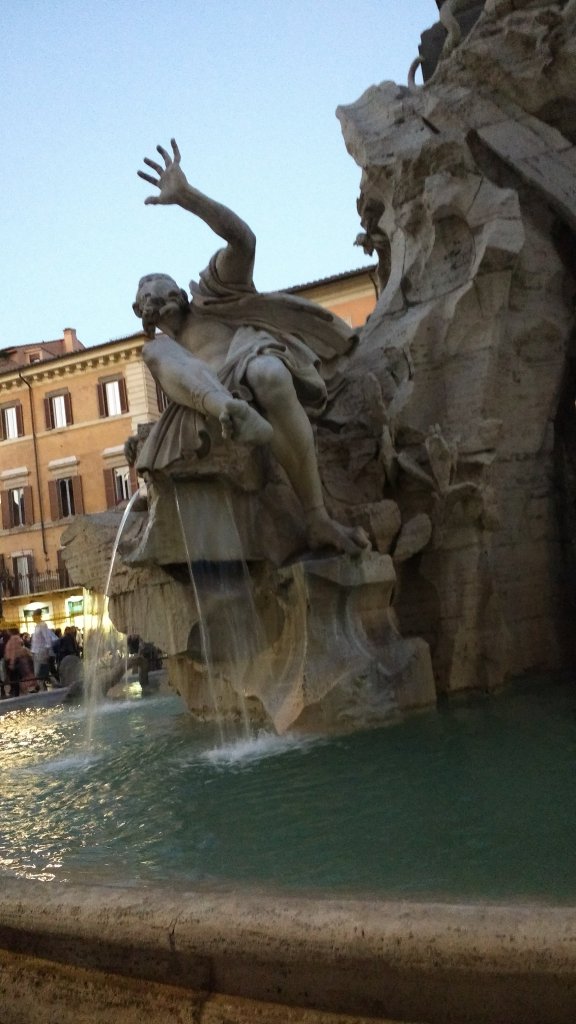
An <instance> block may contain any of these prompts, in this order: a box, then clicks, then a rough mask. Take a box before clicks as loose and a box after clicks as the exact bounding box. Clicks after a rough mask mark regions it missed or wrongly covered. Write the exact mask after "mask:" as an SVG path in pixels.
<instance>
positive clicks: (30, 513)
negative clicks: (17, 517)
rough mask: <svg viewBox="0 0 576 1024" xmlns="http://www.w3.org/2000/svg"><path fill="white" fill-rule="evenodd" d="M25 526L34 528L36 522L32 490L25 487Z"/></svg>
mask: <svg viewBox="0 0 576 1024" xmlns="http://www.w3.org/2000/svg"><path fill="white" fill-rule="evenodd" d="M23 490H24V524H25V525H26V526H32V523H33V522H34V502H33V499H32V488H31V487H24V488H23Z"/></svg>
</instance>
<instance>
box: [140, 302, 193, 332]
mask: <svg viewBox="0 0 576 1024" xmlns="http://www.w3.org/2000/svg"><path fill="white" fill-rule="evenodd" d="M185 308H186V307H185V304H184V302H183V301H182V300H180V301H178V300H177V299H170V300H169V301H168V302H165V303H164V305H163V306H160V307H159V308H158V307H156V308H154V309H151V310H148V311H147V312H145V313H144V316H143V317H142V327H143V328H144V331H145V333H146V334H147V335H148V337H149V338H153V337H154V335H155V333H156V328H157V327H158V325H159V324H160V322H162V323H163V324H165V325H166V326H168V327H170V328H174V329H177V328H178V327H179V325H180V321H181V319H182V314H183V312H184V311H185Z"/></svg>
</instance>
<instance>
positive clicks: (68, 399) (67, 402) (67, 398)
mask: <svg viewBox="0 0 576 1024" xmlns="http://www.w3.org/2000/svg"><path fill="white" fill-rule="evenodd" d="M64 408H65V409H66V423H67V424H68V425H70V423H74V420H73V418H72V395H71V394H70V392H69V391H66V392H65V394H64Z"/></svg>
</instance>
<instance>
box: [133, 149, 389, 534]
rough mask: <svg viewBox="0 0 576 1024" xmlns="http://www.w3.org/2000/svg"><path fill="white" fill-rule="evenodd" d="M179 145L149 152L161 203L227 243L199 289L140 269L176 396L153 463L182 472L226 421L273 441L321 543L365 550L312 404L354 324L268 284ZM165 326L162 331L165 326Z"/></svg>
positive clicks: (159, 368) (237, 228) (160, 374)
mask: <svg viewBox="0 0 576 1024" xmlns="http://www.w3.org/2000/svg"><path fill="white" fill-rule="evenodd" d="M171 145H172V151H173V155H172V156H170V155H169V153H168V152H167V151H166V150H165V149H164V148H163V147H162V146H157V150H158V153H159V154H160V156H161V158H162V160H163V164H164V166H162V165H161V164H160V163H158V162H157V161H155V160H150V159H148V158H146V159H145V160H144V162H145V164H146V165H147V167H149V168H150V169H151V170H152V171H153V172H154V174H150V173H147V172H145V171H138V174H139V176H140V177H141V178H143V179H144V180H145V181H148V182H150V184H152V185H154V186H155V187H156V188H158V189H159V194H158V195H153V196H149V197H148V198H147V199H146V200H145V202H146V203H147V204H150V205H166V204H176V205H178V206H181V207H182V208H183V209H184V210H187V211H189V212H190V213H193V214H194V215H195V216H197V217H200V218H201V220H203V221H204V222H205V223H206V224H207V225H208V226H209V227H210V228H211V229H212V230H213V231H214V232H215V234H217V235H219V236H220V237H221V238H223V239H224V241H225V242H226V246H225V247H224V248H222V249H220V250H219V251H218V252H217V253H216V254H215V255H214V256H213V257H212V259H211V261H210V264H209V266H208V267H207V269H206V270H204V271H203V272H202V274H201V275H200V282H199V283H196V282H191V285H190V288H191V292H192V296H193V301H192V302H190V301H189V300H188V297H187V294H186V292H185V291H183V290H182V289H181V288H179V287H178V285H177V284H176V283H175V281H173V280H172V278H170V277H168V276H167V275H165V274H149V275H147V276H146V277H143V278H142V279H141V280H140V283H139V286H138V292H137V296H136V301H135V303H134V311H135V313H136V315H137V316H139V317H141V319H142V325H143V327H144V330H145V332H146V333H147V335H148V337H149V339H150V340H149V341H148V342H146V344H145V345H144V347H143V351H142V354H143V357H144V360H145V362H146V364H147V366H148V367H149V369H150V371H151V373H152V374H153V376H154V377H155V379H156V380H157V381H158V382H159V383H160V385H161V387H162V389H163V390H164V392H165V393H166V395H167V396H168V397H169V398H170V399H172V403H173V404H171V405H170V406H169V407H168V409H167V410H166V411H165V412H164V414H163V416H162V418H161V419H160V421H159V422H158V423H157V424H156V425H155V426H154V428H153V429H152V431H151V432H150V435H149V437H148V439H147V440H146V442H145V443H144V446H143V448H142V450H141V452H140V455H139V458H138V469H139V470H141V471H148V472H151V473H154V472H170V467H171V466H174V465H175V464H176V463H178V461H179V460H182V458H183V457H185V456H186V455H189V454H192V455H193V454H194V453H195V454H196V455H197V456H199V457H202V455H203V454H205V453H206V452H207V451H208V450H209V448H210V445H211V443H212V440H211V438H213V436H214V435H213V431H214V425H216V426H218V422H219V428H220V431H221V434H222V436H223V437H224V438H226V439H230V438H231V439H234V440H238V441H243V442H246V443H249V444H255V445H259V444H270V447H271V450H272V452H273V454H274V455H275V457H276V459H277V460H278V462H279V463H280V465H281V466H282V467H283V469H284V471H285V472H286V475H287V477H288V479H289V481H290V483H291V485H292V487H293V489H294V491H295V493H296V495H297V496H298V498H299V499H300V502H301V504H302V507H303V510H304V515H305V521H306V535H307V539H308V543H309V545H310V547H311V548H319V547H324V546H330V547H334V548H336V549H337V550H339V551H343V552H347V553H350V554H357V553H358V552H360V551H361V550H362V549H363V548H365V547H369V541H368V538H367V536H366V534H365V533H364V531H363V530H361V529H358V528H349V527H345V526H343V525H341V524H340V523H337V522H336V521H335V520H333V519H332V518H331V517H330V516H329V514H328V511H327V509H326V506H325V503H324V498H323V493H322V484H321V481H320V475H319V471H318V463H317V456H316V450H315V444H314V435H313V430H312V425H311V422H310V419H309V414H310V415H318V414H319V413H321V412H322V410H323V408H324V405H325V403H326V399H327V390H326V384H325V381H324V379H323V377H322V375H321V372H320V371H321V370H323V368H325V367H326V366H329V364H330V363H334V362H335V361H336V360H337V358H338V357H339V356H342V355H345V354H347V353H348V352H349V351H350V350H351V348H352V347H353V344H354V339H353V338H352V337H351V332H350V330H349V328H348V327H347V325H346V324H345V323H344V322H343V321H341V320H339V319H338V318H337V317H334V316H333V314H331V313H329V312H328V311H326V310H324V309H322V308H321V307H319V306H315V305H314V304H313V303H309V302H306V301H305V300H302V299H299V298H296V297H295V296H292V295H288V294H283V293H273V294H261V293H258V292H257V291H256V288H255V286H254V283H253V280H252V272H253V267H254V256H255V246H256V239H255V237H254V235H253V233H252V231H251V230H250V228H249V227H248V225H247V224H245V223H244V221H243V220H241V219H240V217H238V216H236V214H234V213H233V212H232V211H231V210H229V209H228V208H227V207H225V206H223V205H222V204H221V203H218V202H215V201H214V200H212V199H209V198H208V196H206V195H204V194H203V193H202V192H200V191H198V190H197V189H196V188H193V186H191V185H190V184H189V182H188V181H187V179H186V177H185V175H184V173H183V171H182V169H181V166H180V153H179V150H178V146H177V145H176V142H175V140H174V139H172V142H171ZM156 328H159V329H160V331H161V332H162V336H158V337H156V336H155V335H156Z"/></svg>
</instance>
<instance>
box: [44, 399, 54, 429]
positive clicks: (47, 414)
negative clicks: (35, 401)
mask: <svg viewBox="0 0 576 1024" xmlns="http://www.w3.org/2000/svg"><path fill="white" fill-rule="evenodd" d="M44 419H45V420H46V430H54V416H53V415H52V402H51V401H50V399H49V398H45V399H44Z"/></svg>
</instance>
